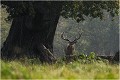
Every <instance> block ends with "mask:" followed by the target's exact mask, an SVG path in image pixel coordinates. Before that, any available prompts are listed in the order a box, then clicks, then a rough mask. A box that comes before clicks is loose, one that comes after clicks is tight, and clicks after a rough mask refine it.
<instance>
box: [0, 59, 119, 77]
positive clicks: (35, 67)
mask: <svg viewBox="0 0 120 80" xmlns="http://www.w3.org/2000/svg"><path fill="white" fill-rule="evenodd" d="M119 68H120V67H119V65H117V64H114V65H111V64H109V63H104V62H102V61H101V62H94V63H89V64H83V63H81V62H79V61H75V62H71V63H68V64H65V63H64V62H62V63H55V64H51V65H50V64H39V63H36V64H32V63H31V62H29V61H28V62H27V61H25V62H21V61H17V60H16V61H10V62H5V61H1V78H2V79H119Z"/></svg>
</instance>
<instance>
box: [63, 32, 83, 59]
mask: <svg viewBox="0 0 120 80" xmlns="http://www.w3.org/2000/svg"><path fill="white" fill-rule="evenodd" d="M81 35H82V33H81V34H79V36H78V37H77V38H75V39H74V40H72V41H70V40H69V39H66V38H65V37H64V32H63V33H62V34H61V38H62V39H63V40H65V41H68V45H67V48H65V55H66V60H70V59H71V58H73V56H74V55H73V53H74V51H75V47H74V45H75V43H76V42H77V40H78V39H80V37H81Z"/></svg>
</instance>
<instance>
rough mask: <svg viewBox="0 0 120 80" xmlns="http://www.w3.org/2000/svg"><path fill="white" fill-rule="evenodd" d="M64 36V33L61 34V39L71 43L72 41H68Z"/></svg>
mask: <svg viewBox="0 0 120 80" xmlns="http://www.w3.org/2000/svg"><path fill="white" fill-rule="evenodd" d="M63 34H64V32H63V33H62V34H61V38H62V39H63V40H65V41H69V42H70V40H69V39H66V38H65V37H64V36H63Z"/></svg>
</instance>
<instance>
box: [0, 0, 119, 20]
mask: <svg viewBox="0 0 120 80" xmlns="http://www.w3.org/2000/svg"><path fill="white" fill-rule="evenodd" d="M35 2H36V1H29V2H27V1H2V2H1V3H2V4H3V5H7V6H8V7H7V8H6V9H7V11H8V12H9V13H10V15H9V17H8V19H12V18H14V17H15V16H19V15H23V14H24V15H31V16H34V15H35V12H36V11H35V7H34V5H36V3H35ZM53 4H62V11H61V15H62V16H63V17H64V18H70V17H71V18H73V19H75V20H76V21H77V22H79V21H83V20H84V16H89V17H93V18H97V17H99V18H100V19H103V10H106V11H107V12H110V14H111V16H112V17H114V16H116V15H118V9H119V0H116V1H60V2H58V1H46V6H48V7H50V6H51V5H53ZM2 7H5V6H2ZM56 7H59V6H56ZM43 8H44V7H43Z"/></svg>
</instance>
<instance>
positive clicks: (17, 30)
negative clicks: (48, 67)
mask: <svg viewBox="0 0 120 80" xmlns="http://www.w3.org/2000/svg"><path fill="white" fill-rule="evenodd" d="M34 9H35V16H34V17H33V16H30V15H24V14H23V15H19V16H17V17H15V18H14V19H13V22H12V25H11V28H10V31H9V35H8V37H7V39H6V41H5V42H4V46H3V47H2V55H1V57H2V59H16V58H20V57H23V56H26V55H27V56H28V57H30V58H32V57H38V58H39V59H40V60H41V61H42V62H44V61H46V62H52V61H53V60H54V57H53V55H47V54H46V53H45V51H44V46H45V47H46V48H47V49H49V50H50V51H51V52H53V39H54V34H55V30H56V27H57V23H58V20H59V16H60V11H61V4H60V2H51V4H50V3H48V2H35V3H34ZM43 45H44V46H43Z"/></svg>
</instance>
